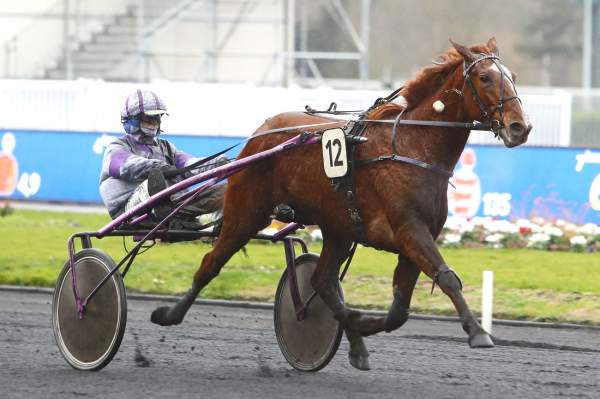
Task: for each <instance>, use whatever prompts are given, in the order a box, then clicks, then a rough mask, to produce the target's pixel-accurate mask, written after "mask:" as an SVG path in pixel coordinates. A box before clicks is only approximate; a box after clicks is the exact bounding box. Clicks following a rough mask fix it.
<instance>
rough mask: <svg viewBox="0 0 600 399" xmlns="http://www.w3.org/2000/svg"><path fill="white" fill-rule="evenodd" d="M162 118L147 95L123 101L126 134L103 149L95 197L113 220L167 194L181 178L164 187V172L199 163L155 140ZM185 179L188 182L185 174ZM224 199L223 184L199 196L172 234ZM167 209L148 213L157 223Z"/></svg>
mask: <svg viewBox="0 0 600 399" xmlns="http://www.w3.org/2000/svg"><path fill="white" fill-rule="evenodd" d="M166 114H167V107H166V106H165V103H164V102H163V101H162V99H161V98H160V97H158V95H156V94H155V93H154V92H153V91H150V90H141V89H138V90H136V91H135V92H133V93H131V94H130V95H129V96H128V97H127V99H126V100H125V104H124V106H123V108H122V110H121V123H122V124H123V128H124V129H125V133H126V134H125V135H124V136H123V137H120V138H118V139H115V140H114V141H113V142H112V143H110V144H109V145H108V147H107V148H106V151H105V152H104V160H103V162H102V173H101V176H100V195H101V197H102V201H103V202H104V204H105V205H106V208H107V209H108V213H109V214H110V216H111V217H112V218H113V219H114V218H116V217H117V216H119V215H120V214H122V213H123V212H126V211H129V210H131V209H133V208H134V207H135V206H136V205H138V204H140V203H142V202H143V201H145V200H146V199H148V198H149V197H150V196H152V195H154V194H156V193H158V192H159V191H161V190H163V189H165V188H167V187H168V186H169V184H173V183H175V182H177V181H181V180H182V179H183V178H184V177H178V178H175V179H170V180H169V181H167V179H165V177H164V174H163V173H164V172H170V171H174V170H176V169H179V168H183V167H186V166H188V165H191V164H193V163H194V162H197V161H199V158H195V157H193V156H192V155H189V154H187V153H185V152H183V151H180V150H178V149H177V148H176V147H175V146H174V145H173V144H172V143H171V142H169V141H167V140H164V139H160V138H158V136H159V134H160V133H161V132H162V131H161V130H160V123H161V118H162V116H163V115H166ZM226 162H227V158H226V157H225V156H223V155H222V156H220V157H217V158H215V159H213V160H211V161H209V162H207V163H206V164H203V165H202V166H200V167H199V168H198V169H195V170H194V171H193V172H192V173H194V174H196V173H201V172H205V171H207V170H209V169H213V168H216V167H218V166H221V165H223V164H225V163H226ZM187 176H190V174H189V172H187ZM224 193H225V184H220V185H216V186H213V187H211V188H210V189H208V190H206V191H204V192H203V193H202V194H200V197H199V198H198V199H196V200H195V201H194V202H193V203H192V204H190V205H188V206H186V208H185V209H184V210H182V211H184V212H183V213H182V214H181V215H180V214H179V213H178V215H177V219H176V220H175V222H176V221H178V222H180V223H181V225H180V226H176V227H175V228H177V227H179V228H194V227H196V226H199V223H198V222H197V220H196V219H195V217H196V216H198V215H200V214H205V213H212V212H218V211H220V210H221V208H222V206H223V195H224ZM171 208H172V206H171V204H170V201H167V202H166V203H165V204H163V205H160V206H157V207H155V208H154V210H153V213H154V216H155V217H156V218H157V219H158V220H162V219H163V218H164V217H166V216H167V215H168V214H169V213H170V211H171ZM171 227H172V228H173V227H174V226H173V225H171Z"/></svg>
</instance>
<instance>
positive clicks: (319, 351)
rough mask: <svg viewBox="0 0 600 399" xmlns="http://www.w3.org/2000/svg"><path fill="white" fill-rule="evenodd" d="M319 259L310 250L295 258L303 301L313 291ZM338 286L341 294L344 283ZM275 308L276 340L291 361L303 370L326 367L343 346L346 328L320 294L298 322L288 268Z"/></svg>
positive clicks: (281, 281)
mask: <svg viewBox="0 0 600 399" xmlns="http://www.w3.org/2000/svg"><path fill="white" fill-rule="evenodd" d="M318 261H319V256H318V255H315V254H310V253H309V254H303V255H300V256H299V257H298V258H296V275H297V280H298V290H299V292H300V297H301V298H302V301H303V302H305V301H306V300H307V299H308V298H309V297H310V296H311V295H312V294H313V293H314V290H313V288H312V286H311V283H310V278H311V276H312V274H313V271H314V270H315V269H316V267H317V262H318ZM339 289H340V293H342V289H341V286H340V287H339ZM274 311H275V315H274V316H275V335H276V336H277V343H278V344H279V348H280V349H281V352H282V353H283V356H284V357H285V359H286V360H287V361H288V363H289V364H290V365H292V367H294V368H295V369H298V370H301V371H318V370H320V369H322V368H323V367H325V366H326V365H327V364H328V363H329V361H330V360H331V359H332V358H333V356H334V355H335V353H336V351H337V349H338V347H339V345H340V340H341V339H342V333H343V329H342V326H341V325H340V323H339V322H338V321H337V320H335V319H334V318H333V312H332V311H331V310H330V309H329V308H328V307H327V305H326V304H325V303H324V302H323V300H322V299H321V297H320V296H318V295H316V296H315V297H314V298H313V299H312V301H311V302H310V304H309V306H308V309H307V312H306V318H305V319H304V320H302V321H298V320H297V318H296V311H295V309H294V303H293V301H292V295H291V293H290V279H289V276H288V272H287V270H286V271H285V272H284V273H283V275H282V276H281V279H280V280H279V285H278V286H277V293H276V294H275V309H274Z"/></svg>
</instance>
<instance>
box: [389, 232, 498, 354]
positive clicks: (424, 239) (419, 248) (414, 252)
mask: <svg viewBox="0 0 600 399" xmlns="http://www.w3.org/2000/svg"><path fill="white" fill-rule="evenodd" d="M396 237H397V239H396V241H397V242H398V245H399V246H400V248H401V250H402V252H403V253H404V254H406V256H407V257H408V258H409V259H410V260H411V261H412V262H414V263H415V264H416V265H418V266H419V268H421V270H422V271H423V272H425V273H426V274H427V275H428V276H429V277H431V278H432V279H433V283H434V284H438V285H439V286H440V288H441V289H442V291H443V292H444V293H445V294H446V295H448V297H449V298H450V300H451V301H452V303H453V304H454V307H455V308H456V310H457V312H458V315H459V317H460V320H461V322H462V327H463V330H465V332H466V333H467V334H468V335H469V345H470V346H471V347H472V348H487V347H492V346H494V344H493V342H492V340H491V338H490V336H489V334H488V333H487V332H485V330H484V329H483V328H481V325H480V324H479V323H478V322H477V320H476V319H475V317H474V316H473V313H472V312H471V310H470V309H469V306H468V305H467V302H466V301H465V298H464V297H463V294H462V283H461V281H460V279H459V278H458V275H457V274H456V273H455V272H454V271H453V270H452V269H451V268H450V267H448V265H446V263H445V262H444V259H443V258H442V255H441V254H440V252H439V251H438V249H437V247H436V245H435V242H434V241H433V237H432V236H431V233H430V232H429V230H428V229H427V228H426V227H425V226H424V225H420V224H418V225H414V224H413V225H411V226H408V227H406V229H403V230H401V231H398V232H397V233H396Z"/></svg>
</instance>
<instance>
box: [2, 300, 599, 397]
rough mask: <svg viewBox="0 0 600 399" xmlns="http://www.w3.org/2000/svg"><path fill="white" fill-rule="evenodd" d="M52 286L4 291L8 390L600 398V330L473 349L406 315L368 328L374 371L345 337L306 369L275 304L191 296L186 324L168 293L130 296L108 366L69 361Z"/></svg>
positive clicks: (521, 334)
mask: <svg viewBox="0 0 600 399" xmlns="http://www.w3.org/2000/svg"><path fill="white" fill-rule="evenodd" d="M51 301H52V298H51V296H50V295H49V294H47V293H32V292H7V291H0V320H1V322H0V342H1V348H2V349H1V350H0V387H1V388H0V389H1V391H0V397H2V398H42V397H43V398H81V397H110V398H143V397H151V398H167V397H174V398H175V397H177V398H181V397H195V398H244V399H249V398H261V399H265V398H281V397H286V398H365V397H377V398H388V397H389V398H403V397H407V398H408V397H410V398H459V397H460V398H481V397H485V398H509V397H510V398H534V397H535V398H542V397H544V398H547V397H555V396H562V397H579V398H598V397H600V345H598V343H600V330H598V329H553V328H535V327H512V326H494V335H495V337H496V343H497V344H499V345H497V346H496V347H495V348H492V349H477V350H474V349H469V347H468V345H467V343H466V337H465V335H464V334H463V333H462V330H461V329H460V325H459V323H457V322H445V321H431V320H409V322H408V323H407V324H406V325H405V326H404V327H402V328H401V329H400V330H398V331H396V332H394V333H391V334H385V333H384V334H380V335H378V336H375V337H369V338H367V339H366V343H367V346H368V348H369V349H370V352H371V356H370V361H371V367H372V370H371V371H366V372H364V371H363V372H361V371H358V370H355V369H353V368H352V367H351V366H350V365H349V364H348V362H347V351H348V345H347V343H346V341H345V340H344V341H342V345H341V346H340V350H339V351H338V354H337V355H336V356H335V357H334V359H333V360H332V362H331V363H330V364H329V366H327V367H326V368H325V369H323V370H321V371H319V372H317V373H302V372H298V371H295V370H294V369H292V368H291V367H290V366H289V365H288V364H287V362H286V361H285V360H284V358H283V356H282V355H281V353H280V352H279V348H278V346H277V341H276V338H275V335H274V332H273V315H272V311H271V310H265V309H248V308H231V307H220V306H206V305H202V306H193V307H192V309H191V311H190V313H189V315H188V318H187V319H186V320H185V321H184V322H183V324H182V325H180V326H175V327H158V326H155V325H153V324H151V323H150V321H149V316H150V313H151V311H152V310H153V309H154V308H155V307H156V306H158V305H164V304H165V303H164V302H163V303H161V302H160V301H148V300H131V299H130V300H129V306H128V322H127V331H126V333H125V337H124V339H123V343H122V345H121V349H120V351H119V353H117V355H116V356H115V358H114V359H113V361H112V363H110V364H109V365H108V366H107V367H106V368H105V369H103V370H102V371H99V372H80V371H76V370H73V369H71V367H70V366H68V365H67V363H66V362H65V361H64V360H63V358H62V357H61V355H60V353H59V351H58V348H57V347H56V345H55V343H54V336H53V333H52V326H51V315H50V307H51Z"/></svg>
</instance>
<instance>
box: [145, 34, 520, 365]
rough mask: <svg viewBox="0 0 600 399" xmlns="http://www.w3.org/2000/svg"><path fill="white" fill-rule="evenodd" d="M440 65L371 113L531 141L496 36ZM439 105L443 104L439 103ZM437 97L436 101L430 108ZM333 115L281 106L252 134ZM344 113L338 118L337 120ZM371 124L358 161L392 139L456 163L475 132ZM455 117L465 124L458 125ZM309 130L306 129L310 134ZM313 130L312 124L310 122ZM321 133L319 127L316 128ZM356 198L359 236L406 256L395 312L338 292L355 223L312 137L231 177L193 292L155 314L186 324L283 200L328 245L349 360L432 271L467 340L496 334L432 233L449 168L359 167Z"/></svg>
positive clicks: (254, 149)
mask: <svg viewBox="0 0 600 399" xmlns="http://www.w3.org/2000/svg"><path fill="white" fill-rule="evenodd" d="M451 43H452V45H453V47H452V48H450V49H449V50H448V51H446V52H445V53H443V54H442V55H441V56H440V58H439V59H438V61H436V62H435V63H434V65H433V66H429V67H426V68H424V69H423V70H421V71H420V73H419V74H418V75H417V77H416V78H415V79H414V80H411V81H409V82H407V84H406V86H405V87H404V88H403V89H402V90H401V91H400V94H401V97H398V98H399V99H401V101H388V102H384V104H382V105H380V106H378V107H375V108H374V109H372V110H371V111H370V112H369V114H368V115H367V120H371V121H372V120H379V119H383V118H389V117H395V116H397V115H398V114H399V113H400V112H403V114H402V117H403V118H404V119H413V120H425V121H447V122H470V121H488V122H492V125H493V130H494V132H495V133H496V134H497V135H499V137H500V138H501V139H502V140H503V142H504V145H505V146H506V147H514V146H517V145H519V144H522V143H524V142H525V141H526V140H527V137H528V134H529V132H530V130H531V124H530V123H529V122H528V119H527V117H526V116H525V114H524V111H523V108H522V104H521V102H520V100H519V98H518V97H517V93H516V89H515V87H514V79H515V77H514V75H513V74H512V73H511V72H510V71H509V70H508V69H507V68H506V67H505V66H504V65H502V64H501V63H500V60H499V58H498V49H497V47H496V40H495V39H494V38H492V39H490V40H489V41H488V42H487V44H485V45H483V44H481V45H476V46H472V47H470V48H469V47H465V46H462V45H459V44H457V43H454V42H452V41H451ZM439 101H441V103H440V102H439ZM434 103H435V105H434ZM324 122H331V118H325V117H321V116H316V115H310V114H306V113H284V114H280V115H277V116H274V117H272V118H270V119H267V120H266V122H265V123H264V124H263V125H262V126H261V127H260V128H259V129H258V130H257V132H256V133H255V135H256V134H258V133H260V132H261V131H266V130H270V129H276V128H284V127H290V126H291V127H293V126H302V125H310V124H318V123H324ZM345 123H346V121H342V120H340V122H339V124H340V126H342V125H344V124H345ZM364 123H367V126H366V129H365V130H364V136H365V137H367V138H368V142H367V143H365V144H361V145H359V146H357V147H356V148H355V153H354V154H355V159H356V160H361V159H370V158H375V157H377V156H380V155H386V154H390V152H391V151H390V150H391V148H392V140H395V142H394V143H393V144H394V147H395V148H396V149H397V150H398V152H399V153H400V154H402V155H403V156H406V157H410V158H412V159H417V160H419V161H423V162H426V163H428V164H430V165H433V166H435V167H436V169H438V170H439V169H443V170H446V171H452V170H453V168H454V166H455V165H456V163H457V162H458V159H459V157H460V155H461V153H462V151H463V149H464V147H465V144H466V142H467V139H468V137H469V130H467V128H466V127H464V128H456V127H454V128H449V127H444V126H398V127H395V129H397V131H396V132H395V134H393V133H394V132H392V126H391V125H389V124H383V123H375V122H364ZM457 125H458V123H457ZM306 130H307V129H306V128H303V131H306ZM308 130H310V129H308ZM315 130H316V129H315ZM298 133H300V131H299V129H298V130H292V131H286V132H283V133H278V134H266V135H262V136H260V137H256V138H255V139H252V140H250V141H249V142H248V143H247V145H246V146H245V147H244V149H243V150H242V151H241V153H240V155H239V157H238V159H240V158H244V157H247V156H249V155H252V154H256V153H258V152H261V151H264V150H267V149H270V148H272V147H274V146H275V145H277V144H280V143H282V142H283V141H284V140H288V139H289V138H291V137H292V136H293V135H296V134H298ZM354 173H355V194H356V199H357V204H358V209H359V210H360V215H361V217H362V221H363V230H364V235H363V240H362V241H363V243H364V244H366V245H369V246H372V247H374V248H377V249H380V250H385V251H389V252H393V253H396V254H398V264H397V266H396V269H395V271H394V277H393V301H392V305H391V307H390V309H389V312H388V314H387V317H371V316H366V315H363V314H361V312H359V311H358V310H353V309H349V308H347V307H346V306H345V305H344V303H343V301H342V299H341V298H340V295H339V292H338V290H337V288H336V287H337V280H338V276H339V269H340V265H341V264H342V263H343V261H344V260H345V259H346V258H347V256H348V253H349V248H350V247H351V245H352V243H353V242H356V241H359V240H360V238H359V237H357V236H356V233H355V232H354V231H353V228H352V223H351V219H350V217H349V214H348V209H347V207H346V203H345V200H344V198H343V195H342V194H341V193H339V192H337V191H335V190H334V189H332V186H331V185H330V181H329V179H328V178H327V177H326V175H325V173H324V171H323V166H322V151H321V148H320V146H315V145H307V146H301V147H299V148H296V149H293V150H290V151H288V152H284V153H282V154H279V155H276V156H274V157H271V158H268V159H265V160H262V161H260V162H258V163H255V164H252V165H251V166H249V167H248V168H247V169H244V170H242V171H241V172H239V173H237V174H236V175H234V176H231V177H230V178H229V182H228V187H227V191H226V194H225V203H224V209H223V225H222V229H221V233H220V236H219V238H218V240H217V241H216V244H215V246H214V248H213V249H212V251H211V252H209V253H208V254H206V255H205V256H204V258H203V259H202V264H201V266H200V268H199V269H198V271H197V272H196V275H195V276H194V280H193V285H192V288H191V290H190V291H189V292H188V293H187V294H186V295H185V296H184V297H183V298H182V299H181V300H180V301H179V302H178V303H177V304H175V305H174V306H173V307H160V308H158V309H156V310H155V311H154V312H153V314H152V318H151V319H152V321H153V322H154V323H157V324H160V325H172V324H178V323H180V322H181V321H182V320H183V317H184V316H185V313H186V312H187V310H188V309H189V307H190V306H191V304H192V303H193V301H194V299H195V298H196V297H197V295H198V294H199V292H200V291H201V290H202V288H203V287H205V286H206V285H207V284H208V283H209V282H210V281H211V280H212V279H213V278H215V277H216V276H217V275H218V274H219V271H220V270H221V268H222V267H223V266H224V265H225V263H226V262H227V261H228V260H229V259H230V258H231V256H232V255H233V254H234V253H236V252H237V251H238V250H240V249H241V248H242V247H243V246H244V245H245V244H246V243H247V242H248V241H249V240H250V239H251V237H253V236H254V235H255V234H256V233H257V232H258V231H259V230H260V229H261V228H263V227H264V226H265V225H266V224H268V223H269V216H270V215H271V213H272V211H273V208H274V207H275V205H277V204H280V203H285V204H290V205H291V206H292V207H293V208H294V209H295V210H296V219H297V220H298V222H300V223H303V224H316V225H318V226H319V227H320V228H321V231H322V233H323V250H322V252H321V255H320V259H319V262H318V265H317V268H316V270H315V272H314V275H313V276H312V279H311V283H312V285H313V287H314V289H315V291H316V292H317V293H318V294H319V295H320V296H321V298H322V299H323V301H324V302H325V303H326V304H327V305H328V306H329V307H330V308H331V310H332V311H333V314H334V316H335V318H336V319H337V320H339V321H340V322H341V323H342V325H343V326H344V329H345V332H346V336H347V338H348V340H349V342H350V353H349V357H350V363H351V364H352V365H353V366H354V367H356V368H358V369H363V370H365V369H369V362H368V356H369V354H368V351H367V349H366V347H365V345H364V342H363V338H362V337H363V336H366V335H370V334H375V333H378V332H381V331H387V332H390V331H392V330H395V329H397V328H399V327H400V326H402V325H403V324H404V323H405V322H406V320H407V318H408V309H409V306H410V301H411V297H412V293H413V289H414V287H415V283H416V281H417V278H418V276H419V274H420V273H421V272H424V273H425V274H427V276H429V277H430V278H431V279H433V283H434V284H438V285H439V287H440V288H441V290H442V291H443V292H444V293H445V294H446V295H448V297H450V300H451V301H452V302H453V304H454V306H455V307H456V310H457V312H458V314H459V316H460V320H461V322H462V327H463V329H464V330H465V332H466V333H467V334H468V337H469V345H470V346H471V347H491V346H493V343H492V340H491V338H490V336H489V335H488V333H486V332H485V331H484V330H483V329H482V328H481V326H480V325H479V323H478V322H477V320H476V319H475V317H474V316H473V314H472V313H471V310H470V309H469V307H468V305H467V303H466V302H465V299H464V297H463V295H462V283H461V281H460V279H459V278H458V276H457V275H456V273H455V272H454V271H453V270H452V269H451V268H450V267H449V266H448V265H447V264H446V262H445V261H444V259H443V258H442V255H441V254H440V252H439V251H438V249H437V247H436V244H435V239H436V237H437V236H438V235H439V234H440V232H441V230H442V227H443V226H444V223H445V221H446V217H447V213H448V206H447V204H448V200H447V189H448V176H447V175H446V176H444V175H443V174H438V173H435V171H433V170H427V169H424V168H419V167H418V166H417V165H414V164H409V163H401V162H393V161H392V160H386V161H382V162H374V163H369V164H367V165H365V166H363V167H360V168H357V169H356V170H355V172H354Z"/></svg>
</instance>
